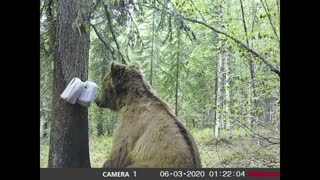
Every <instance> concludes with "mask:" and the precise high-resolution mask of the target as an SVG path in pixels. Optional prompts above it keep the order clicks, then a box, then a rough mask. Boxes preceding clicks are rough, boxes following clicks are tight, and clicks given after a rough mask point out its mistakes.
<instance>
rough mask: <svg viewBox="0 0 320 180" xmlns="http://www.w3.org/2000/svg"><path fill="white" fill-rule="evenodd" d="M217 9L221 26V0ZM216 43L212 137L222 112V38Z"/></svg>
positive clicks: (217, 134)
mask: <svg viewBox="0 0 320 180" xmlns="http://www.w3.org/2000/svg"><path fill="white" fill-rule="evenodd" d="M217 11H218V13H219V15H218V16H219V17H218V18H219V22H218V25H219V26H220V28H222V27H221V23H222V1H219V5H218V6H217ZM217 39H218V43H219V44H220V47H219V52H218V54H219V55H218V62H217V71H216V73H217V74H216V99H215V100H216V102H215V103H216V111H215V112H216V113H215V125H214V137H215V138H218V137H219V135H220V126H221V112H222V107H221V106H222V78H223V74H222V68H223V40H222V39H220V38H219V37H217Z"/></svg>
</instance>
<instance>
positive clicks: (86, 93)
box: [77, 81, 97, 107]
mask: <svg viewBox="0 0 320 180" xmlns="http://www.w3.org/2000/svg"><path fill="white" fill-rule="evenodd" d="M96 93H97V84H96V83H94V82H92V81H86V82H85V83H84V89H83V91H82V93H81V95H80V97H79V99H78V101H77V103H78V104H80V105H82V106H85V107H88V106H90V104H91V103H92V102H93V100H94V97H95V95H96Z"/></svg>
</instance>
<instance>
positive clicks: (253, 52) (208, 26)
mask: <svg viewBox="0 0 320 180" xmlns="http://www.w3.org/2000/svg"><path fill="white" fill-rule="evenodd" d="M143 6H145V7H147V8H154V9H156V10H159V11H161V9H159V8H157V7H155V6H152V5H150V4H148V6H146V5H143ZM164 12H166V13H167V14H169V15H171V16H175V14H173V13H172V12H168V11H164ZM179 16H180V17H181V18H182V19H184V20H186V21H190V22H194V23H197V24H201V25H203V26H205V27H207V28H209V29H211V30H212V31H214V32H216V33H218V34H222V35H224V36H226V37H228V38H230V39H232V40H233V41H235V42H236V43H238V44H239V45H241V46H242V47H243V48H244V49H246V50H247V51H249V52H250V53H252V54H253V55H254V56H256V57H257V58H259V59H261V60H262V61H263V62H264V63H265V64H266V65H267V66H268V67H269V68H270V71H272V72H275V73H276V74H277V75H278V76H279V77H280V70H279V69H277V68H276V67H275V66H274V65H273V64H272V63H271V62H270V61H268V60H267V59H266V58H265V57H264V56H263V55H261V54H259V53H257V52H256V51H254V50H253V49H251V48H250V47H249V46H248V45H246V44H244V43H243V42H241V41H240V40H238V39H237V38H235V37H233V36H231V35H229V34H227V33H225V32H223V31H220V30H218V29H216V28H214V27H212V26H210V25H208V24H206V23H204V22H202V21H198V20H195V19H190V18H187V17H183V16H182V15H179Z"/></svg>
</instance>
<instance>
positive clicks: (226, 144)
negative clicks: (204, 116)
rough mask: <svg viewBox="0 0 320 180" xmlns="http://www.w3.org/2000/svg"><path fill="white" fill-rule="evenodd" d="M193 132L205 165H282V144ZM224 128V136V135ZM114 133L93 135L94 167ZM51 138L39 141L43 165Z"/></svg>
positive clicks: (237, 135) (106, 152)
mask: <svg viewBox="0 0 320 180" xmlns="http://www.w3.org/2000/svg"><path fill="white" fill-rule="evenodd" d="M192 134H193V136H194V138H195V141H196V143H197V145H198V149H199V151H200V158H201V161H202V166H203V167H204V168H279V167H280V146H279V144H276V145H271V146H266V147H264V146H265V144H264V142H261V145H263V146H258V144H257V141H256V140H254V141H252V140H251V138H250V136H248V135H247V132H245V131H240V130H238V131H233V132H232V138H231V139H230V140H226V139H224V138H220V139H218V140H213V132H212V129H204V130H193V131H192ZM224 135H225V134H224V132H223V131H222V132H221V137H224ZM111 144H112V137H110V136H100V137H96V136H95V135H92V136H90V138H89V146H90V161H91V167H93V168H99V167H101V165H102V164H103V162H104V160H105V159H106V158H107V157H108V155H109V153H110V151H111ZM48 150H49V141H48V138H44V139H42V140H41V142H40V167H42V168H45V167H47V164H48Z"/></svg>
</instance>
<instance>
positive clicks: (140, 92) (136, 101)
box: [95, 62, 202, 168]
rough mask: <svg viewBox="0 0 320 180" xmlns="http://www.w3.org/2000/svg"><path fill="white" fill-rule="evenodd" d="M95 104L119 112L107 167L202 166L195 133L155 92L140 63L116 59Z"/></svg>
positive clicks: (106, 163)
mask: <svg viewBox="0 0 320 180" xmlns="http://www.w3.org/2000/svg"><path fill="white" fill-rule="evenodd" d="M95 103H96V104H97V106H99V107H104V108H109V109H111V110H113V111H116V112H117V113H118V115H119V119H118V124H117V127H116V129H115V131H114V134H113V142H112V150H111V154H110V156H109V158H108V159H107V160H106V161H105V163H104V164H103V168H137V167H145V168H201V167H202V166H201V161H200V156H199V151H198V148H197V146H196V143H195V141H194V139H193V137H192V135H191V133H190V132H189V130H188V129H187V128H186V127H185V126H184V125H183V124H182V123H181V122H180V121H179V120H178V118H177V117H176V116H175V114H174V112H173V111H172V110H171V108H170V107H169V106H168V105H167V103H165V102H164V101H163V100H161V99H160V98H159V97H157V96H156V95H155V94H154V92H153V90H152V88H151V86H150V85H149V84H148V83H147V81H146V80H145V79H144V76H143V74H142V72H141V70H140V68H139V66H137V65H124V64H120V63H117V62H112V63H111V68H110V70H109V72H107V74H106V76H105V78H104V81H103V84H102V87H101V89H100V92H99V96H97V98H96V99H95Z"/></svg>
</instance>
